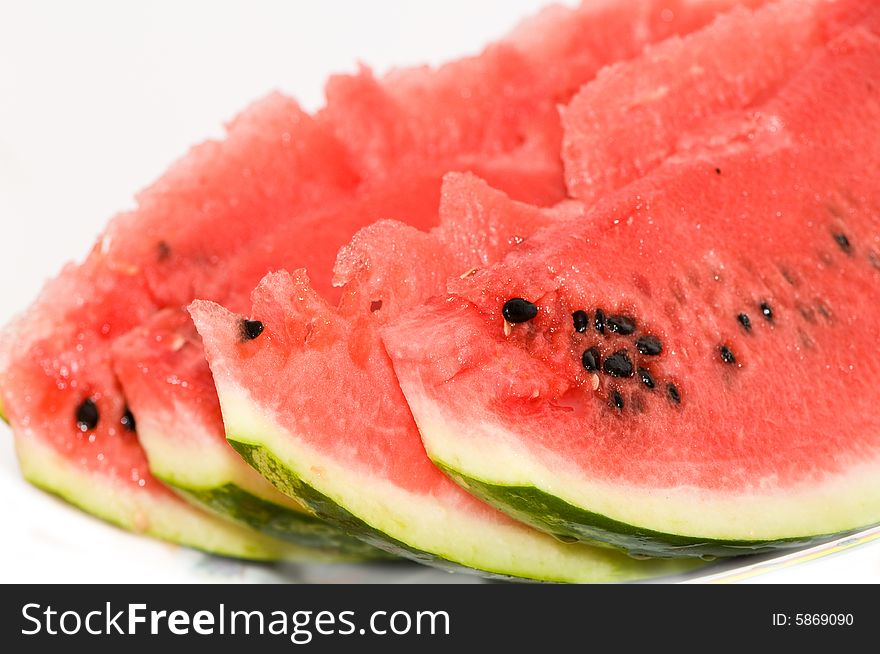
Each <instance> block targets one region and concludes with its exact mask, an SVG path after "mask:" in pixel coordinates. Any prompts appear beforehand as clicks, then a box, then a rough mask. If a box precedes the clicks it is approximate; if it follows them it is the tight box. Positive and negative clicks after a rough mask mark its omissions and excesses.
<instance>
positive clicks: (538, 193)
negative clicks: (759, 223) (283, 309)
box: [112, 2, 730, 550]
mask: <svg viewBox="0 0 880 654" xmlns="http://www.w3.org/2000/svg"><path fill="white" fill-rule="evenodd" d="M729 4H730V3H729V2H712V3H705V4H703V5H701V6H699V7H698V8H691V7H683V8H682V11H680V12H678V13H677V14H675V15H670V14H669V13H668V10H669V7H668V3H663V4H662V5H661V4H660V3H657V2H647V3H637V4H634V5H631V6H630V7H628V8H626V9H625V10H621V9H619V8H615V7H613V6H611V5H609V4H599V5H592V4H589V5H585V6H584V7H582V8H581V9H578V10H574V11H573V10H568V9H560V8H556V9H552V10H548V11H547V12H545V13H544V14H542V15H541V16H540V17H539V18H537V19H536V23H535V25H534V26H533V27H532V26H530V25H529V24H526V25H524V26H523V27H521V28H520V29H519V30H517V32H516V33H515V34H514V35H512V36H511V37H510V38H508V39H505V40H504V41H502V42H500V43H498V44H495V45H493V46H490V47H489V48H488V49H487V50H486V51H485V52H484V53H483V54H481V55H480V56H479V57H476V58H470V59H465V60H462V61H459V62H455V63H453V64H449V65H447V66H444V67H442V68H440V69H438V70H436V71H429V70H427V69H410V70H403V71H395V72H393V73H391V74H390V75H389V76H388V77H387V78H386V79H383V80H377V79H375V78H374V77H373V76H372V75H371V74H370V73H369V71H366V70H362V71H361V72H360V73H358V74H357V75H354V76H338V77H334V78H332V79H331V80H330V82H329V84H328V87H327V96H328V102H327V106H326V107H325V108H324V109H323V110H322V111H321V112H320V114H319V116H318V122H319V123H320V124H321V125H326V126H328V130H329V131H331V132H332V133H333V134H334V135H335V136H336V138H337V140H338V141H339V142H340V143H344V144H345V149H346V156H347V160H348V161H349V162H350V167H351V169H353V170H356V171H357V173H358V175H359V181H358V184H357V186H356V187H354V188H351V189H346V190H340V189H336V192H335V193H334V194H333V196H332V198H328V199H327V200H325V201H323V202H319V203H316V204H315V206H313V207H308V208H304V209H299V210H297V211H295V212H294V213H293V214H291V218H290V219H289V220H284V221H278V220H269V221H266V222H267V224H266V225H265V226H266V228H267V233H266V234H265V235H264V236H262V237H259V238H255V239H253V240H252V241H251V244H250V246H249V247H248V248H243V249H241V250H240V251H236V252H230V253H228V254H227V255H226V256H224V257H223V258H220V259H218V265H217V266H215V267H213V268H212V269H211V274H210V277H209V278H208V277H204V278H203V277H201V276H199V277H198V279H197V282H198V285H197V286H196V287H194V288H192V289H188V290H187V291H186V293H187V294H188V295H190V296H191V297H200V298H209V299H213V300H216V301H220V302H222V303H223V304H224V305H225V306H227V307H228V308H229V309H231V310H233V311H235V312H239V313H247V312H248V311H249V309H250V291H251V290H252V288H253V286H254V285H256V283H257V282H258V281H259V280H260V278H261V277H262V276H263V275H264V274H265V273H266V272H267V271H268V270H272V269H277V268H281V267H284V266H301V267H304V268H306V269H308V271H309V275H310V279H311V284H312V286H313V288H314V289H315V290H316V291H317V292H318V293H320V295H321V296H322V297H323V298H325V299H326V300H328V301H330V302H336V301H338V300H339V298H340V293H341V291H340V290H339V289H338V288H336V287H334V286H333V284H332V283H331V282H332V280H333V275H332V270H331V267H332V263H333V259H334V255H335V253H336V251H337V250H338V248H339V247H340V246H342V245H343V244H344V243H346V242H347V241H348V239H349V238H350V237H351V236H352V234H353V233H354V232H355V231H356V230H357V228H359V227H361V226H363V225H367V224H369V223H370V222H372V221H373V220H374V219H376V218H377V217H382V218H396V219H398V220H402V221H406V222H407V223H409V224H411V225H414V226H418V227H425V226H429V225H431V224H433V223H434V222H436V220H437V208H438V204H439V193H440V180H441V177H442V175H443V173H444V172H446V171H447V170H450V169H469V170H473V171H476V172H478V173H479V174H480V175H481V176H482V177H484V178H485V179H487V180H489V181H490V182H492V183H493V184H494V185H496V186H498V187H499V188H501V189H503V190H505V191H506V192H508V193H509V194H511V195H512V196H513V197H516V198H517V199H520V200H526V201H529V202H534V203H538V204H551V203H553V202H555V201H557V200H559V199H561V198H562V197H563V195H564V186H563V181H562V170H561V163H560V161H559V156H558V152H559V148H560V139H561V130H560V125H559V119H558V114H557V106H556V105H557V103H558V102H561V101H564V100H567V99H568V98H569V97H570V96H571V95H572V93H574V91H576V90H577V89H578V88H579V87H580V86H581V84H582V83H583V82H584V81H586V80H588V79H590V78H591V77H592V75H593V74H594V73H595V71H596V70H597V69H598V68H599V66H601V65H602V64H603V63H605V62H607V61H610V60H613V59H616V58H619V57H626V56H632V55H634V54H636V53H637V52H638V51H639V49H640V47H641V45H642V43H643V42H645V41H646V40H652V39H660V38H664V37H665V36H667V35H668V34H670V33H673V32H677V31H687V30H690V29H693V28H694V27H696V26H698V25H701V24H703V23H705V22H706V21H707V20H709V18H710V17H711V16H712V15H714V12H717V11H718V10H720V9H724V8H726V7H727V6H729ZM685 9H686V10H685ZM539 32H540V33H539ZM546 34H553V35H554V38H547V37H546V36H545V35H546ZM612 35H613V37H612ZM462 89H466V90H467V93H465V92H464V91H463V90H462ZM365 117H369V120H365ZM328 195H329V194H328ZM270 228H271V229H270ZM164 240H165V241H166V242H170V241H171V240H172V239H170V238H165V239H164ZM173 251H174V249H173V248H172V254H171V255H170V256H169V257H168V258H167V260H166V265H168V266H171V267H181V269H185V261H182V260H175V259H174V255H173ZM169 279H171V280H172V288H170V289H167V290H165V289H163V293H162V294H163V297H165V298H167V302H169V303H172V305H173V303H174V302H176V301H177V300H178V299H182V297H176V296H175V295H174V294H175V293H176V292H177V291H178V289H179V288H180V283H179V282H178V280H177V278H176V277H175V276H170V277H169ZM156 284H157V285H158V282H156ZM422 288H423V287H418V289H419V291H421V290H422ZM112 349H113V363H114V369H115V373H116V377H117V379H118V380H119V383H120V384H121V386H122V389H123V392H124V394H125V397H126V399H127V402H128V405H129V407H130V408H131V410H132V412H133V414H134V415H136V416H137V424H138V437H139V440H140V442H141V444H142V445H143V447H144V449H145V451H146V454H147V457H148V459H149V463H150V469H151V472H152V473H153V474H154V475H155V476H157V477H158V478H159V479H161V480H162V481H163V482H165V483H166V484H169V485H171V486H172V487H174V488H175V489H176V490H178V491H179V492H181V493H183V494H184V495H185V496H186V497H187V498H189V499H190V500H192V501H194V502H197V503H199V504H201V505H202V506H205V507H207V508H210V509H212V510H214V511H216V512H219V513H221V514H223V515H225V516H227V517H231V518H234V519H236V520H239V521H242V522H245V523H246V524H248V525H249V526H251V527H254V528H257V529H260V530H262V531H264V532H267V533H270V534H272V535H274V536H280V537H284V538H289V539H293V540H296V541H298V542H300V543H304V544H314V543H315V542H316V532H317V533H320V534H321V538H320V539H319V540H321V539H323V541H324V542H325V543H328V544H332V545H335V546H340V545H342V544H346V545H347V549H348V550H351V549H353V548H352V543H351V542H350V539H345V538H344V537H343V536H342V534H341V532H340V531H339V530H328V528H327V527H326V526H325V525H324V524H323V523H321V522H320V521H317V520H315V519H314V518H310V517H307V516H305V515H304V514H303V512H302V510H301V508H300V507H299V505H298V504H297V503H296V502H295V501H292V500H290V499H289V498H286V497H285V496H283V495H282V494H281V493H279V492H278V491H277V490H275V489H274V487H272V486H271V485H270V484H269V483H268V482H266V481H264V480H263V479H262V478H261V477H260V476H259V475H257V474H256V473H255V472H254V471H253V470H251V469H250V468H249V467H248V466H247V465H246V463H244V461H242V459H241V458H240V457H239V456H238V455H237V454H236V453H235V452H234V451H233V450H231V449H230V448H229V447H228V445H227V444H226V441H225V432H224V427H223V424H222V421H221V418H220V405H219V402H218V400H217V398H216V392H215V390H214V384H213V381H212V378H211V374H210V371H209V369H208V366H207V362H206V361H205V359H204V353H203V352H202V348H201V346H200V343H199V339H198V336H197V334H196V333H195V330H194V327H193V325H192V323H191V321H190V320H189V318H188V316H187V315H186V314H184V313H183V312H182V311H181V310H179V309H178V308H176V306H172V307H169V308H168V309H165V310H163V311H159V312H157V313H154V314H153V315H152V316H151V317H149V318H147V319H146V320H145V321H144V322H143V323H142V324H140V325H138V326H137V328H135V329H132V330H131V331H130V332H129V333H128V334H126V335H124V336H123V337H121V338H119V339H117V340H116V341H115V342H114V344H113V347H112ZM328 531H329V532H330V533H328Z"/></svg>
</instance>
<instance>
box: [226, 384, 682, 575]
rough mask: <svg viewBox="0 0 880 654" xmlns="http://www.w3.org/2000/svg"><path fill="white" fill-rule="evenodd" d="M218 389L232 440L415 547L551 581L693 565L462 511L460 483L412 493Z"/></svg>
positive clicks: (231, 388) (236, 390)
mask: <svg viewBox="0 0 880 654" xmlns="http://www.w3.org/2000/svg"><path fill="white" fill-rule="evenodd" d="M218 391H219V394H220V404H221V406H222V408H223V417H224V422H225V424H226V430H227V434H228V435H229V437H230V439H232V440H235V441H238V442H241V443H248V444H251V445H255V446H258V447H262V448H265V449H266V450H268V451H269V452H270V453H271V454H272V455H273V456H274V457H275V458H276V459H278V460H279V461H280V462H281V463H282V464H283V465H284V466H285V468H286V469H287V471H288V472H289V473H290V474H291V475H294V476H296V477H297V478H299V479H300V480H301V481H302V482H304V483H305V484H307V485H308V486H310V487H312V488H314V489H315V490H317V491H318V492H320V493H321V494H323V495H325V496H326V497H328V498H329V499H330V500H332V501H333V502H334V503H336V504H337V505H339V506H340V507H342V508H343V509H344V510H346V511H348V512H349V513H351V514H353V515H354V516H355V517H357V518H358V519H360V520H362V521H363V522H364V523H366V524H367V525H368V526H369V527H371V528H372V529H374V530H376V531H377V532H381V533H382V534H385V535H387V536H389V537H390V538H392V539H394V540H396V541H399V542H400V543H403V544H404V545H406V546H407V547H409V548H412V549H413V550H417V551H420V552H425V553H428V554H430V555H432V556H434V557H438V558H440V559H444V560H446V561H451V562H453V563H457V564H460V565H463V566H466V567H470V568H475V569H477V570H482V571H486V572H490V573H495V574H499V575H507V576H515V577H526V578H531V579H541V580H548V581H568V582H606V581H607V582H610V581H622V580H630V579H639V578H644V577H651V576H657V575H662V574H671V573H674V572H680V571H682V570H685V569H688V568H689V567H690V566H691V564H681V563H679V562H671V561H634V560H633V559H631V558H629V557H627V556H625V555H623V554H621V553H619V552H616V551H612V550H608V549H603V548H597V547H590V546H586V545H570V544H563V543H561V542H559V541H557V540H556V539H554V538H552V537H550V536H547V535H544V534H542V533H540V532H538V531H536V530H533V529H531V528H528V527H525V526H523V525H521V524H519V523H516V522H514V521H512V520H510V519H508V518H506V517H504V516H503V515H502V514H500V513H497V512H495V511H491V510H487V511H479V512H473V511H467V510H461V509H459V508H458V507H456V497H460V495H459V493H458V491H457V489H456V490H455V491H454V492H450V493H448V494H447V495H448V496H449V497H435V496H424V495H419V494H416V493H412V492H409V491H407V490H405V489H403V488H401V487H399V486H396V485H395V484H393V483H392V482H391V481H389V480H388V479H386V478H383V477H381V476H378V475H375V474H372V473H371V472H370V471H369V470H367V469H364V470H358V471H354V470H352V469H351V467H349V466H343V465H341V464H339V463H337V462H336V461H334V460H333V459H332V458H330V457H328V456H326V455H322V454H320V453H319V452H317V451H316V450H315V449H314V448H312V447H310V446H309V445H308V444H307V438H306V437H304V436H303V435H302V434H298V433H291V432H290V431H288V430H287V429H285V428H284V427H281V426H280V425H279V424H278V423H277V422H276V421H275V420H274V419H273V418H272V417H271V416H268V415H266V414H265V413H262V412H260V411H258V409H257V407H258V405H257V404H256V403H255V402H254V400H253V399H252V398H251V396H250V394H249V393H248V391H247V390H245V389H243V388H241V387H238V386H237V385H236V384H235V383H234V382H232V381H231V380H230V379H229V378H228V376H225V375H224V376H220V379H219V380H218ZM467 500H468V502H467V503H470V498H467Z"/></svg>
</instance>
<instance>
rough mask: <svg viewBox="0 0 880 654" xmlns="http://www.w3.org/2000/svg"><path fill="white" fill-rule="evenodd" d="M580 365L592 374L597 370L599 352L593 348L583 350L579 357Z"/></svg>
mask: <svg viewBox="0 0 880 654" xmlns="http://www.w3.org/2000/svg"><path fill="white" fill-rule="evenodd" d="M581 363H582V364H583V366H584V368H586V369H587V370H589V371H590V372H593V371H594V370H598V369H599V350H597V349H596V348H594V347H591V348H590V349H589V350H585V351H584V353H583V354H582V355H581Z"/></svg>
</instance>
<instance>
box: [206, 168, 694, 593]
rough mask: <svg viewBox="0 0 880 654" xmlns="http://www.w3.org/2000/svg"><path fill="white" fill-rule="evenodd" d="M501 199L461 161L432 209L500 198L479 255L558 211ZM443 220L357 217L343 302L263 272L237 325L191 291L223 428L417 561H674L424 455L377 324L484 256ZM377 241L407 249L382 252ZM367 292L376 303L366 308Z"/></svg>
mask: <svg viewBox="0 0 880 654" xmlns="http://www.w3.org/2000/svg"><path fill="white" fill-rule="evenodd" d="M469 202H473V204H472V205H471V206H470V207H468V204H469ZM509 204H510V202H509V200H507V199H506V198H505V197H504V196H503V195H502V194H500V193H498V192H497V191H492V190H491V189H488V187H486V186H485V184H483V183H482V182H479V181H478V180H476V179H474V178H472V177H469V176H465V177H452V178H450V180H449V181H448V182H447V184H446V185H445V187H444V210H443V211H442V215H443V216H452V217H453V218H454V219H455V220H459V216H465V217H467V218H466V220H470V221H471V225H472V226H475V227H485V226H486V223H482V224H481V221H488V220H492V224H495V225H496V226H499V225H497V223H495V221H494V220H493V219H492V216H493V214H494V213H495V212H496V210H497V209H500V208H502V207H503V208H504V209H506V210H504V209H501V211H499V212H498V213H499V214H500V215H504V216H506V217H507V219H508V220H507V221H506V223H505V224H504V228H505V230H510V231H504V230H499V231H498V232H497V233H496V235H497V241H495V240H492V239H490V240H489V242H488V243H486V244H485V246H486V247H485V248H484V251H485V252H486V253H487V255H489V256H492V254H493V248H498V249H505V248H506V247H509V242H510V241H509V239H510V238H511V237H512V236H513V235H515V234H516V233H517V231H519V230H520V229H523V230H525V229H534V228H536V227H537V226H538V225H540V224H543V223H544V222H546V221H552V220H565V219H566V217H564V216H562V215H558V212H559V211H564V210H555V211H552V212H551V211H547V212H542V211H540V210H537V209H530V208H529V207H524V206H518V205H516V206H514V207H513V211H511V210H510V208H509V207H508V205H509ZM468 209H470V210H468ZM444 227H445V226H444V225H443V224H441V226H440V227H438V228H437V229H436V230H434V231H433V232H432V233H431V234H425V233H423V232H419V231H418V230H415V229H412V228H411V227H407V226H404V225H401V224H399V223H392V222H382V223H378V224H376V225H373V226H371V227H370V228H367V229H366V230H364V232H363V233H361V234H359V235H358V237H357V238H356V239H355V240H354V242H353V243H352V245H351V246H349V248H347V249H346V250H345V251H344V252H343V254H342V255H341V256H340V260H339V261H338V262H337V273H338V275H337V278H338V279H339V280H345V281H346V282H347V283H346V286H345V291H346V294H345V296H344V298H343V302H342V304H341V306H340V308H339V309H334V308H333V307H331V306H330V305H328V304H327V303H326V302H325V301H324V300H322V299H321V298H320V297H319V296H318V295H317V293H315V291H314V290H313V289H312V288H311V287H310V285H309V280H308V278H307V277H306V276H305V274H304V272H302V271H298V272H296V273H294V274H292V275H291V274H288V273H274V274H271V275H269V276H267V277H266V278H265V279H264V280H263V282H261V284H260V286H258V288H257V289H256V290H255V292H254V296H253V305H252V307H251V309H250V310H249V312H248V315H250V316H252V317H253V318H256V319H259V320H260V322H261V323H262V325H263V326H264V329H263V332H262V333H261V335H260V336H259V337H258V338H256V339H254V340H249V341H246V342H243V341H242V339H241V338H240V333H241V332H240V329H241V324H242V321H243V319H244V317H243V316H241V315H237V314H234V313H231V312H229V311H227V310H226V309H224V308H222V307H220V306H218V305H216V304H213V303H210V302H202V301H197V302H195V303H193V305H192V306H191V309H190V310H191V312H192V314H193V317H194V320H195V323H196V326H197V328H198V329H199V332H200V333H201V335H202V337H203V340H204V344H205V348H206V352H207V354H208V360H209V361H210V363H211V369H212V372H213V375H214V379H215V383H216V384H217V390H218V393H219V396H220V403H221V406H222V408H223V417H224V421H225V424H226V429H227V433H228V438H229V440H230V442H231V443H232V444H233V446H234V447H235V448H236V449H237V450H238V451H239V452H240V453H241V454H242V455H243V456H244V457H245V458H246V459H247V460H248V461H249V462H250V463H251V464H252V465H253V466H255V467H256V468H257V469H258V470H259V471H260V472H261V474H263V475H264V476H265V477H266V478H268V479H270V480H271V481H272V482H273V483H274V484H276V485H277V486H278V487H279V488H280V489H282V490H283V491H284V492H285V493H288V494H290V495H294V496H297V497H299V498H300V499H302V500H303V501H304V502H306V503H307V504H309V505H310V506H311V507H312V508H313V509H314V510H315V511H316V512H317V513H318V515H319V516H321V517H323V518H325V519H327V520H328V521H330V522H332V523H334V524H339V525H342V526H344V527H345V528H346V529H347V530H349V531H350V532H352V533H355V534H357V535H358V536H359V537H361V538H363V539H365V540H366V541H367V542H370V543H373V544H375V545H377V546H379V547H382V548H384V549H387V550H388V551H391V552H394V553H398V554H402V555H404V556H408V557H411V558H414V559H416V560H418V561H422V562H428V563H433V564H435V565H441V566H448V565H453V564H454V565H457V566H467V567H471V568H475V569H478V570H482V571H485V572H489V573H493V574H497V575H503V576H517V577H528V578H536V579H545V580H555V581H610V580H622V579H631V578H639V577H643V576H649V575H657V574H663V573H668V572H673V571H676V570H680V569H681V568H676V567H675V566H673V565H672V564H669V563H667V562H661V561H654V562H640V561H635V560H632V559H630V558H628V557H626V556H624V555H622V554H619V553H617V552H613V551H611V550H607V549H599V548H593V547H587V546H573V545H565V544H562V543H560V542H558V541H557V540H556V539H554V538H551V537H549V536H545V535H543V534H540V533H539V532H537V531H534V530H532V529H529V528H527V527H524V526H522V525H520V524H518V523H516V522H515V521H512V520H510V519H508V518H506V517H505V516H503V515H502V514H500V513H499V512H497V511H495V510H494V509H492V508H491V507H489V506H488V505H486V504H484V503H482V502H480V501H479V500H476V499H475V498H473V497H471V496H470V495H468V494H467V493H465V492H463V491H461V490H460V489H459V488H458V487H457V486H455V485H454V484H453V483H452V482H450V481H449V480H448V479H447V478H446V477H445V476H444V475H443V474H442V473H441V472H440V471H439V470H437V469H436V468H435V467H434V466H433V465H432V464H431V462H430V461H429V460H428V458H427V457H426V456H425V452H424V448H423V447H422V445H421V441H420V439H419V436H418V432H417V431H416V428H415V425H414V423H413V422H412V418H411V416H410V414H409V411H408V409H407V406H406V403H405V401H404V399H403V396H402V395H401V393H400V390H399V388H398V387H397V383H396V380H395V378H394V375H393V371H392V369H391V365H390V362H389V361H388V359H387V357H386V356H385V354H384V351H383V349H382V345H381V343H380V341H379V339H378V333H377V327H378V325H379V324H381V323H382V322H383V321H385V320H387V319H388V318H390V317H393V316H394V315H396V312H398V311H399V310H401V309H403V308H406V307H407V306H410V305H411V304H412V303H413V302H417V301H419V300H420V299H421V297H422V295H423V294H424V293H425V292H426V289H430V288H432V284H438V283H442V280H443V279H445V278H446V274H447V268H448V266H450V265H455V262H456V261H459V262H461V263H460V265H459V268H465V269H467V268H468V267H470V264H472V263H479V261H478V260H477V261H474V260H473V258H472V257H473V251H474V249H473V243H469V242H467V240H466V239H461V240H460V241H458V240H455V239H451V238H450V239H447V238H446V230H445V229H444ZM499 227H500V226H499ZM467 234H474V235H479V237H478V238H482V237H484V236H485V235H486V234H487V231H486V230H485V229H474V230H462V231H461V233H460V235H467ZM388 248H393V249H394V250H395V251H396V252H399V253H401V254H402V256H399V257H394V258H391V257H388V256H387V254H388V251H387V250H388ZM403 253H405V254H403ZM496 256H497V255H496ZM469 257H470V258H469ZM465 262H467V263H468V265H465ZM415 264H417V265H415ZM400 269H409V270H411V271H413V274H412V276H410V277H409V279H410V282H411V285H402V286H400V287H397V286H394V287H387V286H386V284H387V281H386V280H387V279H389V276H391V277H392V278H396V277H397V276H398V275H400V274H401V270H400ZM377 298H378V299H377ZM376 304H381V306H380V308H378V309H375V310H374V311H370V308H371V307H375V306H376ZM268 371H271V374H268ZM328 389H333V390H334V392H335V393H338V394H339V396H340V397H344V398H347V402H350V403H351V406H355V407H357V409H356V410H354V411H339V407H337V406H335V405H334V404H333V403H328V402H327V393H328ZM347 406H348V405H347Z"/></svg>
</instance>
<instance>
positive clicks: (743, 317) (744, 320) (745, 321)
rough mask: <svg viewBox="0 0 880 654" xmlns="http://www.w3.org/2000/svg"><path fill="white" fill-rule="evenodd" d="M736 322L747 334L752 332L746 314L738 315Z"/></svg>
mask: <svg viewBox="0 0 880 654" xmlns="http://www.w3.org/2000/svg"><path fill="white" fill-rule="evenodd" d="M736 320H737V322H739V324H740V325H742V326H743V329H745V330H746V331H747V332H750V331H752V321H751V320H749V317H748V316H747V315H746V314H744V313H741V314H739V315H738V316H737V317H736Z"/></svg>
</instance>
